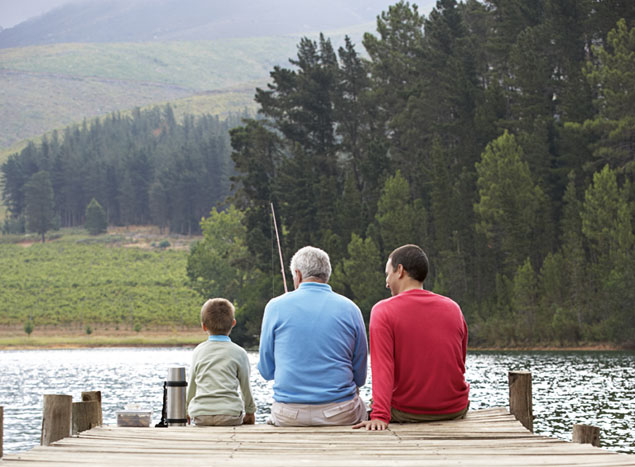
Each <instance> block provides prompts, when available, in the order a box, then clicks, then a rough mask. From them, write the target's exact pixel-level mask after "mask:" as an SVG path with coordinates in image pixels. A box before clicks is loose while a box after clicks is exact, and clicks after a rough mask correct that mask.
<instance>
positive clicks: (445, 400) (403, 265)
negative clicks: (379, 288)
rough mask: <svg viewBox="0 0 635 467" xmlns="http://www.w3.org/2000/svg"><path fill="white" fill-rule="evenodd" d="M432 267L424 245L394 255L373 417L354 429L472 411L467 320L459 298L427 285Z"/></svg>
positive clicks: (376, 360) (374, 339)
mask: <svg viewBox="0 0 635 467" xmlns="http://www.w3.org/2000/svg"><path fill="white" fill-rule="evenodd" d="M427 274H428V258H427V256H426V254H425V252H424V251H423V250H422V249H421V248H420V247H418V246H417V245H404V246H402V247H399V248H397V249H396V250H394V251H393V252H392V253H391V254H390V256H389V257H388V262H387V263H386V287H387V288H389V289H390V293H391V294H392V297H390V298H387V299H385V300H382V301H380V302H378V303H377V304H375V306H374V307H373V309H372V310H371V315H370V358H371V369H372V375H373V387H372V394H373V404H372V411H371V414H370V421H365V422H362V423H359V424H357V425H355V426H354V427H353V428H362V427H365V428H366V429H367V430H384V429H386V427H387V426H388V423H389V422H415V423H416V422H425V421H435V420H450V419H455V418H462V417H463V416H465V413H466V412H467V409H468V406H469V399H468V394H469V389H470V386H469V384H468V383H467V382H466V381H465V357H466V352H467V325H466V324H465V319H464V318H463V313H462V312H461V308H460V307H459V305H457V304H456V303H455V302H454V301H452V300H451V299H449V298H447V297H443V296H441V295H437V294H434V293H432V292H429V291H427V290H424V289H423V281H424V280H425V278H426V276H427Z"/></svg>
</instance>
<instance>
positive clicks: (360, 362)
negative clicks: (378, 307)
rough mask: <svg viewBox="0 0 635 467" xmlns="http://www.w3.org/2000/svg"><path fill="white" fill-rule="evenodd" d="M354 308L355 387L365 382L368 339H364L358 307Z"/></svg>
mask: <svg viewBox="0 0 635 467" xmlns="http://www.w3.org/2000/svg"><path fill="white" fill-rule="evenodd" d="M355 308H356V311H357V312H356V313H355V314H354V319H355V331H356V333H357V337H356V339H355V349H354V350H353V380H354V381H355V384H356V385H357V387H361V386H363V385H364V384H366V374H367V373H368V341H367V340H366V326H364V317H363V316H362V312H361V311H360V310H359V308H357V307H355Z"/></svg>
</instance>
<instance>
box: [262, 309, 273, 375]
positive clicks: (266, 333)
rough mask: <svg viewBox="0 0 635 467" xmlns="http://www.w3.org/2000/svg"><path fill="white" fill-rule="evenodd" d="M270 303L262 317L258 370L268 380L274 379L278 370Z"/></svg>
mask: <svg viewBox="0 0 635 467" xmlns="http://www.w3.org/2000/svg"><path fill="white" fill-rule="evenodd" d="M271 314H272V313H271V309H270V308H269V305H267V306H266V307H265V313H264V316H263V317H262V327H261V329H260V348H259V354H260V355H259V359H258V371H259V372H260V374H261V375H262V377H263V378H264V379H266V380H267V381H269V380H272V379H273V376H274V374H275V371H276V362H275V360H274V336H273V318H272V316H271Z"/></svg>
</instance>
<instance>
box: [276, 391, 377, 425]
mask: <svg viewBox="0 0 635 467" xmlns="http://www.w3.org/2000/svg"><path fill="white" fill-rule="evenodd" d="M363 420H367V413H366V406H365V404H364V401H362V399H361V398H360V397H359V396H358V395H357V394H355V397H353V399H351V400H349V401H344V402H331V403H328V404H283V403H280V402H274V403H273V405H272V406H271V422H272V424H273V425H276V426H321V425H354V424H355V423H358V422H360V421H363Z"/></svg>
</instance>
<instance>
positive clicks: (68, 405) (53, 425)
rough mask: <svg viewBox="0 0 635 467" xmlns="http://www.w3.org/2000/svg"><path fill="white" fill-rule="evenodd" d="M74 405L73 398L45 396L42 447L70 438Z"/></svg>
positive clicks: (58, 395) (56, 395)
mask: <svg viewBox="0 0 635 467" xmlns="http://www.w3.org/2000/svg"><path fill="white" fill-rule="evenodd" d="M72 404H73V398H72V396H67V395H63V394H44V403H43V408H42V437H41V438H40V445H42V446H48V445H49V444H51V443H54V442H55V441H57V440H60V439H62V438H66V437H68V436H70V434H71V418H72V414H73V409H72Z"/></svg>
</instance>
